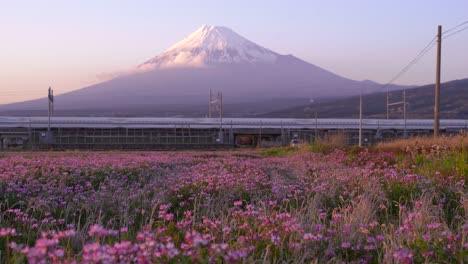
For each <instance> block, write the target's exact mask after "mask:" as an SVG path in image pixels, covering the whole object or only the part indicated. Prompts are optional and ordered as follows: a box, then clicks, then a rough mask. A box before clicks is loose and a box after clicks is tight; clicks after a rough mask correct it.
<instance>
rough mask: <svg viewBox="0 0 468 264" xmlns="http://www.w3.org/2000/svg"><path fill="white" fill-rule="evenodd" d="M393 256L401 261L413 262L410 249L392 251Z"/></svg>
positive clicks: (408, 263) (405, 263)
mask: <svg viewBox="0 0 468 264" xmlns="http://www.w3.org/2000/svg"><path fill="white" fill-rule="evenodd" d="M393 258H394V259H395V260H397V261H399V262H401V263H404V264H410V263H413V252H411V250H409V249H406V248H402V249H399V250H396V251H395V252H393Z"/></svg>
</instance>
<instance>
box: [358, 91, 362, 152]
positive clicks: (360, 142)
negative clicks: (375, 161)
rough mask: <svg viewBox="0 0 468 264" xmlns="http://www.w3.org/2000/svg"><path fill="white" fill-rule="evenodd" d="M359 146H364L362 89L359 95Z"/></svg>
mask: <svg viewBox="0 0 468 264" xmlns="http://www.w3.org/2000/svg"><path fill="white" fill-rule="evenodd" d="M359 147H362V89H361V93H360V95H359Z"/></svg>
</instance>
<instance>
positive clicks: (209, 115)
mask: <svg viewBox="0 0 468 264" xmlns="http://www.w3.org/2000/svg"><path fill="white" fill-rule="evenodd" d="M212 101H213V96H212V93H211V88H210V101H208V117H209V118H211V102H212Z"/></svg>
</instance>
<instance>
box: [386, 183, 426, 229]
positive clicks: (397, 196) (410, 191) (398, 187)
mask: <svg viewBox="0 0 468 264" xmlns="http://www.w3.org/2000/svg"><path fill="white" fill-rule="evenodd" d="M383 189H384V191H385V195H386V197H387V199H388V201H389V202H390V206H389V208H388V212H387V217H388V218H389V219H388V220H397V219H398V216H399V212H400V206H402V205H404V206H406V205H408V204H409V202H410V201H411V200H413V199H414V198H415V197H416V196H418V195H419V194H420V190H419V189H418V187H417V185H415V184H408V183H401V182H395V183H393V184H389V185H388V184H384V185H383Z"/></svg>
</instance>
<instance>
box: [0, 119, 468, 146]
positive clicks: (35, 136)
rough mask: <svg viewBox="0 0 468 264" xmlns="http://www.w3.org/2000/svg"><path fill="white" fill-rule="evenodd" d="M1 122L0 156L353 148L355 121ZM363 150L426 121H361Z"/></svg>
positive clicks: (447, 127) (460, 126)
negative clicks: (301, 145)
mask: <svg viewBox="0 0 468 264" xmlns="http://www.w3.org/2000/svg"><path fill="white" fill-rule="evenodd" d="M48 127H49V125H48V119H47V118H46V117H31V118H27V117H0V150H6V149H14V148H23V149H49V148H54V149H96V150H99V149H192V148H229V147H254V146H261V147H269V146H284V145H288V144H289V142H290V141H291V140H292V139H297V140H299V141H301V142H311V141H313V140H315V139H316V138H318V137H326V136H330V135H332V134H335V133H345V134H346V135H348V138H349V142H348V143H349V144H350V145H351V144H357V142H358V130H359V120H357V119H317V120H314V119H276V118H261V119H260V118H224V119H222V121H221V120H220V119H217V118H103V117H102V118H91V117H90V118H88V117H53V118H52V119H51V123H50V132H49V129H48ZM440 129H441V133H442V134H450V133H458V132H459V131H462V130H468V120H441V121H440ZM362 131H363V142H364V144H373V143H376V142H379V141H384V140H388V139H393V138H399V137H404V136H415V135H426V134H431V133H432V132H433V120H429V119H412V120H407V121H406V122H405V121H404V120H400V119H390V120H387V119H364V120H363V123H362Z"/></svg>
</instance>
